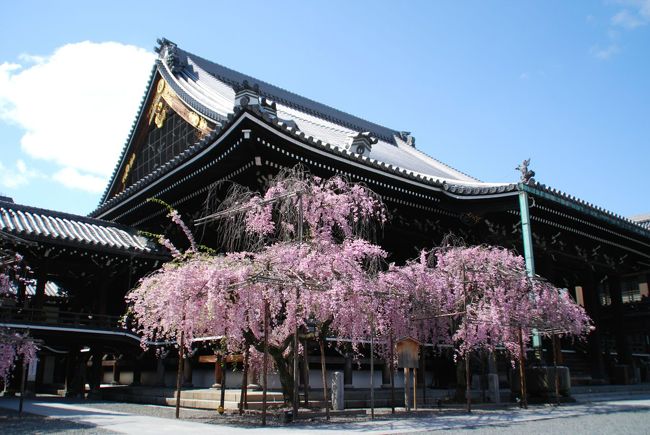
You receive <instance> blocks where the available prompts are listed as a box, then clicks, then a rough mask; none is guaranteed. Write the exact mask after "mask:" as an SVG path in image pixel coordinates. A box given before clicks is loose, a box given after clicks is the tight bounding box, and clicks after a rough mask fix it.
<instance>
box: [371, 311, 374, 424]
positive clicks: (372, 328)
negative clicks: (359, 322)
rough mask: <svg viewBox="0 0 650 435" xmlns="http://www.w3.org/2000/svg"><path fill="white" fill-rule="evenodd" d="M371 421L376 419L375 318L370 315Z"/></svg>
mask: <svg viewBox="0 0 650 435" xmlns="http://www.w3.org/2000/svg"><path fill="white" fill-rule="evenodd" d="M370 419H371V420H374V419H375V317H374V316H373V315H372V312H371V313H370Z"/></svg>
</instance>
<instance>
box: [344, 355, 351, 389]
mask: <svg viewBox="0 0 650 435" xmlns="http://www.w3.org/2000/svg"><path fill="white" fill-rule="evenodd" d="M343 384H344V388H345V389H346V390H347V389H349V388H352V355H350V354H346V355H345V365H344V367H343Z"/></svg>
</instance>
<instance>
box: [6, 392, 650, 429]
mask: <svg viewBox="0 0 650 435" xmlns="http://www.w3.org/2000/svg"><path fill="white" fill-rule="evenodd" d="M646 397H648V396H646ZM49 400H51V401H54V402H58V403H60V402H67V403H72V404H77V405H81V406H88V407H92V408H98V409H102V410H107V411H113V412H117V413H131V414H138V415H143V416H151V417H162V418H174V412H175V410H174V408H173V407H165V406H156V405H140V404H129V403H118V402H105V401H91V400H83V401H80V400H65V399H61V398H50V399H47V398H39V401H49ZM554 409H555V408H554V407H552V406H543V405H539V406H537V405H536V406H531V409H530V411H531V412H534V413H545V412H548V418H545V419H543V420H535V421H525V422H510V423H503V424H502V423H498V422H495V421H494V420H492V417H493V416H494V413H495V412H496V413H499V412H501V413H503V412H504V411H505V410H504V409H503V408H501V410H500V411H498V410H490V409H475V410H474V412H473V416H474V417H478V423H477V424H476V425H475V426H473V427H468V426H464V425H463V424H462V423H461V424H460V425H458V426H457V427H456V428H453V429H445V428H444V427H441V426H439V427H438V428H437V430H422V431H418V432H417V433H418V434H427V433H440V432H443V433H453V434H456V433H459V434H474V435H482V434H494V435H496V434H502V433H507V434H521V433H526V434H527V435H528V434H531V435H535V434H549V433H554V434H555V433H562V434H563V433H570V434H640V435H643V434H648V435H650V426H649V425H648V422H650V407H649V406H648V405H647V403H646V404H642V405H639V404H637V405H634V404H633V402H627V401H625V400H614V401H612V402H608V403H593V404H588V403H587V404H576V405H568V406H562V407H561V408H557V409H558V410H559V411H560V412H561V411H562V410H564V411H571V410H572V409H581V411H580V413H578V414H577V415H572V416H566V414H565V415H564V416H562V415H557V414H556V415H553V414H554V413H555V411H554ZM505 412H506V414H508V413H509V412H512V413H513V414H518V411H517V408H515V407H513V408H511V410H510V411H505ZM522 412H526V411H522ZM463 415H465V414H464V413H463V412H462V411H461V410H459V409H443V410H441V411H438V410H436V411H431V410H429V411H420V412H417V413H411V414H410V415H409V416H408V417H407V416H406V415H404V414H400V415H399V416H397V419H398V420H402V421H404V420H403V419H410V421H411V422H412V423H413V426H411V430H416V431H417V429H416V428H417V427H419V428H420V429H426V428H427V425H428V423H426V422H423V421H422V420H420V419H422V418H432V417H433V420H432V421H431V422H432V426H433V427H435V426H436V423H435V422H438V423H441V422H443V421H444V420H447V419H445V418H442V419H440V420H438V419H437V417H445V416H452V420H453V419H454V418H453V416H463ZM482 417H485V418H486V419H485V420H483V418H482ZM181 418H182V419H183V420H186V421H192V422H197V423H210V424H214V425H221V426H222V427H223V429H224V432H225V433H227V432H228V426H230V427H231V428H233V429H234V428H235V427H237V428H240V429H241V428H246V427H249V428H254V427H257V428H260V427H261V426H260V419H261V416H260V415H259V414H248V415H243V416H240V415H239V414H224V415H222V416H220V415H218V414H217V413H216V412H215V411H201V410H192V409H181ZM395 418H396V416H394V415H391V414H390V411H389V410H378V414H377V416H376V420H377V423H378V426H381V425H382V423H381V422H382V421H383V422H385V423H384V424H386V425H387V426H385V428H386V429H388V428H389V427H390V426H391V423H390V421H389V420H393V421H394V420H395ZM369 420H370V419H369V416H365V415H339V416H334V417H333V418H332V420H330V421H329V422H327V421H325V418H324V417H317V418H313V419H311V420H303V421H300V422H299V423H298V424H295V425H289V426H285V427H286V428H287V432H289V431H290V430H291V429H307V430H310V429H312V430H313V429H327V427H328V426H330V425H332V426H333V427H332V430H336V426H334V425H337V424H341V423H355V422H356V423H359V422H369ZM418 420H420V421H421V422H422V423H424V425H422V424H418V423H417V421H418ZM456 421H457V419H456ZM267 422H268V425H269V426H276V427H278V426H280V427H282V426H284V425H285V424H284V422H283V416H282V414H278V413H275V414H273V413H272V414H270V415H269V417H268V420H267ZM486 422H490V423H489V425H485V426H484V425H482V423H486ZM362 426H365V424H362ZM447 427H449V426H447ZM340 428H341V427H339V429H340ZM377 429H378V427H376V428H375V430H377ZM365 430H371V427H370V426H365ZM362 431H363V430H362ZM380 432H381V430H380ZM0 433H2V434H3V435H4V434H5V433H6V434H26V433H30V434H32V433H34V434H39V433H43V434H44V433H47V434H50V433H62V434H81V433H83V434H110V433H114V432H111V431H108V430H105V429H100V428H97V427H93V426H92V425H88V424H81V423H76V422H72V421H68V420H63V419H53V418H46V417H40V416H36V415H29V414H24V415H23V417H18V415H17V412H15V411H8V410H5V409H2V408H0Z"/></svg>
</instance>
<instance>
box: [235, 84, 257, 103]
mask: <svg viewBox="0 0 650 435" xmlns="http://www.w3.org/2000/svg"><path fill="white" fill-rule="evenodd" d="M259 106H260V87H259V85H258V84H257V83H256V84H254V85H252V86H251V84H250V83H248V80H244V81H243V82H242V84H241V85H239V86H236V87H235V108H238V107H242V108H243V107H259Z"/></svg>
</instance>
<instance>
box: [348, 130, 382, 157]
mask: <svg viewBox="0 0 650 435" xmlns="http://www.w3.org/2000/svg"><path fill="white" fill-rule="evenodd" d="M377 142H378V139H377V138H376V137H373V136H371V135H370V132H368V131H364V132H363V133H359V134H357V135H356V136H354V137H353V138H352V141H351V142H350V144H349V145H348V146H347V150H348V151H349V152H351V153H354V154H359V155H361V156H365V157H368V156H370V151H372V146H373V145H374V144H376V143H377Z"/></svg>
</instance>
